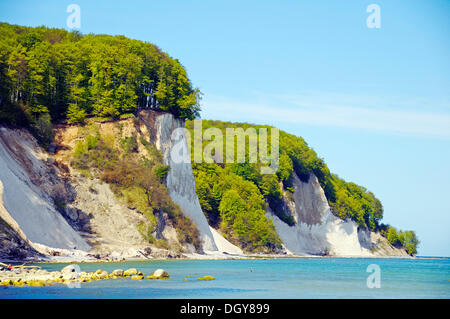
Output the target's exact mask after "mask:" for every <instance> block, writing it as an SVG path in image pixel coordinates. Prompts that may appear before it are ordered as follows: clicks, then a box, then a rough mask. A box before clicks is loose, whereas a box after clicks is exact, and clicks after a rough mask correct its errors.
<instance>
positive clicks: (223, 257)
mask: <svg viewBox="0 0 450 319" xmlns="http://www.w3.org/2000/svg"><path fill="white" fill-rule="evenodd" d="M187 255H188V256H186V255H184V257H183V258H167V257H159V258H137V257H136V258H123V259H105V258H100V259H96V258H81V259H77V258H65V257H63V258H50V259H35V260H30V259H28V260H27V259H24V260H11V259H0V263H4V264H11V265H34V264H74V263H99V264H102V263H105V264H106V263H125V262H146V261H168V260H174V261H175V260H238V259H242V260H268V259H316V258H319V259H320V258H329V259H331V258H336V259H427V260H429V259H447V258H450V257H436V256H431V257H427V256H353V255H352V256H339V255H336V256H317V255H303V256H299V255H216V254H214V255H208V254H205V255H201V254H197V255H196V256H192V254H187Z"/></svg>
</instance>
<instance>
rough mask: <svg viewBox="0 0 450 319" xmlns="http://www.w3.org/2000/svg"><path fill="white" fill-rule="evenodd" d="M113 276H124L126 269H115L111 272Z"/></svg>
mask: <svg viewBox="0 0 450 319" xmlns="http://www.w3.org/2000/svg"><path fill="white" fill-rule="evenodd" d="M111 275H113V276H117V277H122V276H123V275H124V271H123V270H122V269H115V270H113V272H112V273H111Z"/></svg>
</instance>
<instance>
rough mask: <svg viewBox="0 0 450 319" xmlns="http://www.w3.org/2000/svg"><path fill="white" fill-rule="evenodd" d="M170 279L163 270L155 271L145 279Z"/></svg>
mask: <svg viewBox="0 0 450 319" xmlns="http://www.w3.org/2000/svg"><path fill="white" fill-rule="evenodd" d="M168 278H170V276H169V274H168V273H167V271H165V270H164V269H156V270H155V271H154V272H153V274H151V275H150V276H148V277H147V279H168Z"/></svg>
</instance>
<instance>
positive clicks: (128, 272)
mask: <svg viewBox="0 0 450 319" xmlns="http://www.w3.org/2000/svg"><path fill="white" fill-rule="evenodd" d="M138 273H139V272H138V270H137V269H136V268H130V269H128V270H125V271H124V273H123V275H124V276H133V275H137V274H138Z"/></svg>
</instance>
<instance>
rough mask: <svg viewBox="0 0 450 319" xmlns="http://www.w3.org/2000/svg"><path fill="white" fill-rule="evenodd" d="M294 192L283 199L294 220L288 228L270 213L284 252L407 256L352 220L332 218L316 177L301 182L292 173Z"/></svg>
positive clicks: (296, 253) (311, 176) (268, 213)
mask: <svg viewBox="0 0 450 319" xmlns="http://www.w3.org/2000/svg"><path fill="white" fill-rule="evenodd" d="M293 185H294V188H295V191H294V193H293V196H292V198H291V199H288V198H287V197H284V198H283V200H284V202H285V209H286V210H287V213H288V214H290V215H291V216H293V217H294V220H295V221H296V223H295V225H293V226H289V225H287V224H286V223H285V222H283V221H282V220H280V219H279V218H278V217H277V216H276V215H275V214H273V213H272V212H271V211H270V208H269V210H268V212H267V215H268V216H270V217H271V218H273V221H274V224H275V227H276V229H277V232H278V234H279V235H280V237H281V239H282V240H283V243H284V245H285V247H286V249H287V250H288V251H289V252H290V253H292V254H295V255H308V254H312V255H335V256H374V255H396V256H407V253H406V252H405V250H404V249H397V248H394V247H392V246H391V245H390V244H389V243H388V242H387V240H386V239H385V238H383V237H381V236H380V235H378V234H376V233H374V232H370V231H368V230H363V229H360V228H359V227H358V225H357V224H356V223H355V222H354V221H351V220H342V219H340V218H338V217H336V216H334V215H333V214H332V212H331V210H330V207H329V205H328V201H327V199H326V197H325V194H324V191H323V189H322V188H321V186H320V184H319V182H318V180H317V177H316V176H315V175H314V174H311V175H310V177H309V180H308V182H302V181H301V180H300V179H299V178H298V177H297V175H296V174H294V179H293Z"/></svg>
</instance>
